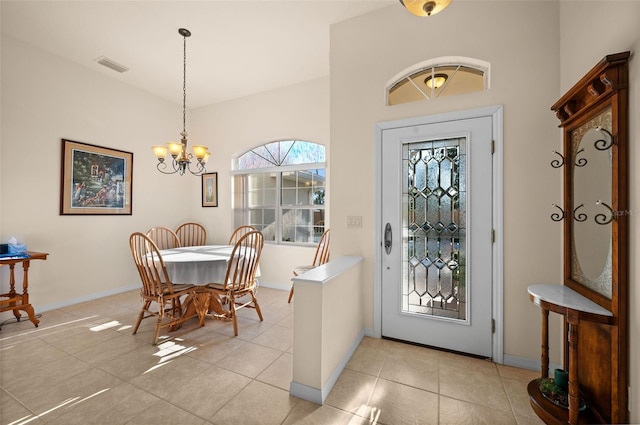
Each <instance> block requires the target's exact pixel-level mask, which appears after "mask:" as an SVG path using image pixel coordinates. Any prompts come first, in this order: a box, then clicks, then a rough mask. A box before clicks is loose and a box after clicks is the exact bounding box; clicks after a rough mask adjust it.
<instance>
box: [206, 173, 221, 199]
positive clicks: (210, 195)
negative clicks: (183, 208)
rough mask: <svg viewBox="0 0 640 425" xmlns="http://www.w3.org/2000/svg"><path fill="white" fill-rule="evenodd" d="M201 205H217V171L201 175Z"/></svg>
mask: <svg viewBox="0 0 640 425" xmlns="http://www.w3.org/2000/svg"><path fill="white" fill-rule="evenodd" d="M202 206H203V207H217V206H218V173H207V174H203V175H202Z"/></svg>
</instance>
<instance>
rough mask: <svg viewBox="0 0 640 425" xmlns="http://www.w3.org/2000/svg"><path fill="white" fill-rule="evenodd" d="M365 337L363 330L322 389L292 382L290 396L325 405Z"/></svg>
mask: <svg viewBox="0 0 640 425" xmlns="http://www.w3.org/2000/svg"><path fill="white" fill-rule="evenodd" d="M364 335H365V330H364V328H363V329H361V330H360V332H359V333H358V335H357V336H356V338H355V340H354V341H353V343H352V344H351V347H350V348H349V350H348V351H347V352H346V353H345V355H344V356H343V357H342V360H340V363H338V365H337V366H336V368H335V369H334V370H333V373H332V374H331V376H330V377H329V379H327V382H326V384H325V385H324V386H323V387H322V388H313V387H310V386H308V385H304V384H301V383H299V382H295V381H291V384H290V385H289V394H291V395H292V396H294V397H298V398H301V399H304V400H307V401H310V402H312V403H315V404H320V405H321V404H324V401H325V400H326V399H327V396H328V395H329V393H330V392H331V390H332V389H333V386H334V385H335V384H336V382H337V381H338V378H340V375H341V374H342V371H343V370H344V368H345V366H346V365H347V363H348V362H349V359H351V356H353V353H354V352H355V351H356V349H357V348H358V346H359V345H360V343H361V342H362V339H363V338H364ZM294 356H295V353H294Z"/></svg>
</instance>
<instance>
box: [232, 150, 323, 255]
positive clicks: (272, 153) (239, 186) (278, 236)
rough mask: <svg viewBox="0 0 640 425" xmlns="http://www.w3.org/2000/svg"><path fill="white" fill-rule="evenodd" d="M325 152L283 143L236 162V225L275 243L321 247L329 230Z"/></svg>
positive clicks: (245, 156) (234, 180) (239, 157)
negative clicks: (320, 244)
mask: <svg viewBox="0 0 640 425" xmlns="http://www.w3.org/2000/svg"><path fill="white" fill-rule="evenodd" d="M325 161H326V160H325V147H324V146H323V145H320V144H317V143H313V142H308V141H303V140H277V141H274V142H270V143H267V144H264V145H261V146H258V147H255V148H253V149H251V150H249V151H247V152H245V153H243V154H242V155H240V156H238V157H237V158H236V159H235V161H234V162H235V163H234V167H233V168H234V171H233V172H232V173H233V174H234V178H233V206H232V208H233V212H234V225H235V226H236V227H237V226H240V225H243V224H249V225H251V226H253V227H255V228H257V229H258V230H260V231H262V233H263V234H264V235H265V240H266V241H272V242H275V243H302V244H305V243H316V242H317V241H318V239H319V238H320V236H321V235H322V233H323V232H324V230H325V225H326V220H325V193H326V185H325V182H326V168H325Z"/></svg>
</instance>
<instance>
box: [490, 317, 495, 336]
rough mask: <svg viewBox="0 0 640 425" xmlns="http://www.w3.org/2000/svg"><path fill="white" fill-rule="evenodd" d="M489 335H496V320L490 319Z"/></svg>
mask: <svg viewBox="0 0 640 425" xmlns="http://www.w3.org/2000/svg"><path fill="white" fill-rule="evenodd" d="M491 333H492V334H494V333H496V319H491Z"/></svg>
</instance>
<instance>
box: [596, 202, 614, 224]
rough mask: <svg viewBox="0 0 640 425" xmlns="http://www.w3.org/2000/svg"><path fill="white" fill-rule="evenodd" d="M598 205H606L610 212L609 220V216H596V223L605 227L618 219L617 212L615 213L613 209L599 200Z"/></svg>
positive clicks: (602, 214) (601, 214) (603, 214)
mask: <svg viewBox="0 0 640 425" xmlns="http://www.w3.org/2000/svg"><path fill="white" fill-rule="evenodd" d="M596 205H604V207H605V208H606V209H608V210H609V218H607V214H605V213H600V214H596V216H595V217H594V220H595V221H596V223H598V224H602V225H605V224H609V223H611V222H612V221H613V220H615V219H616V214H615V211H613V208H611V207H610V206H609V205H607V204H606V203H604V202H602V201H601V200H599V199H598V200H597V201H596Z"/></svg>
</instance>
